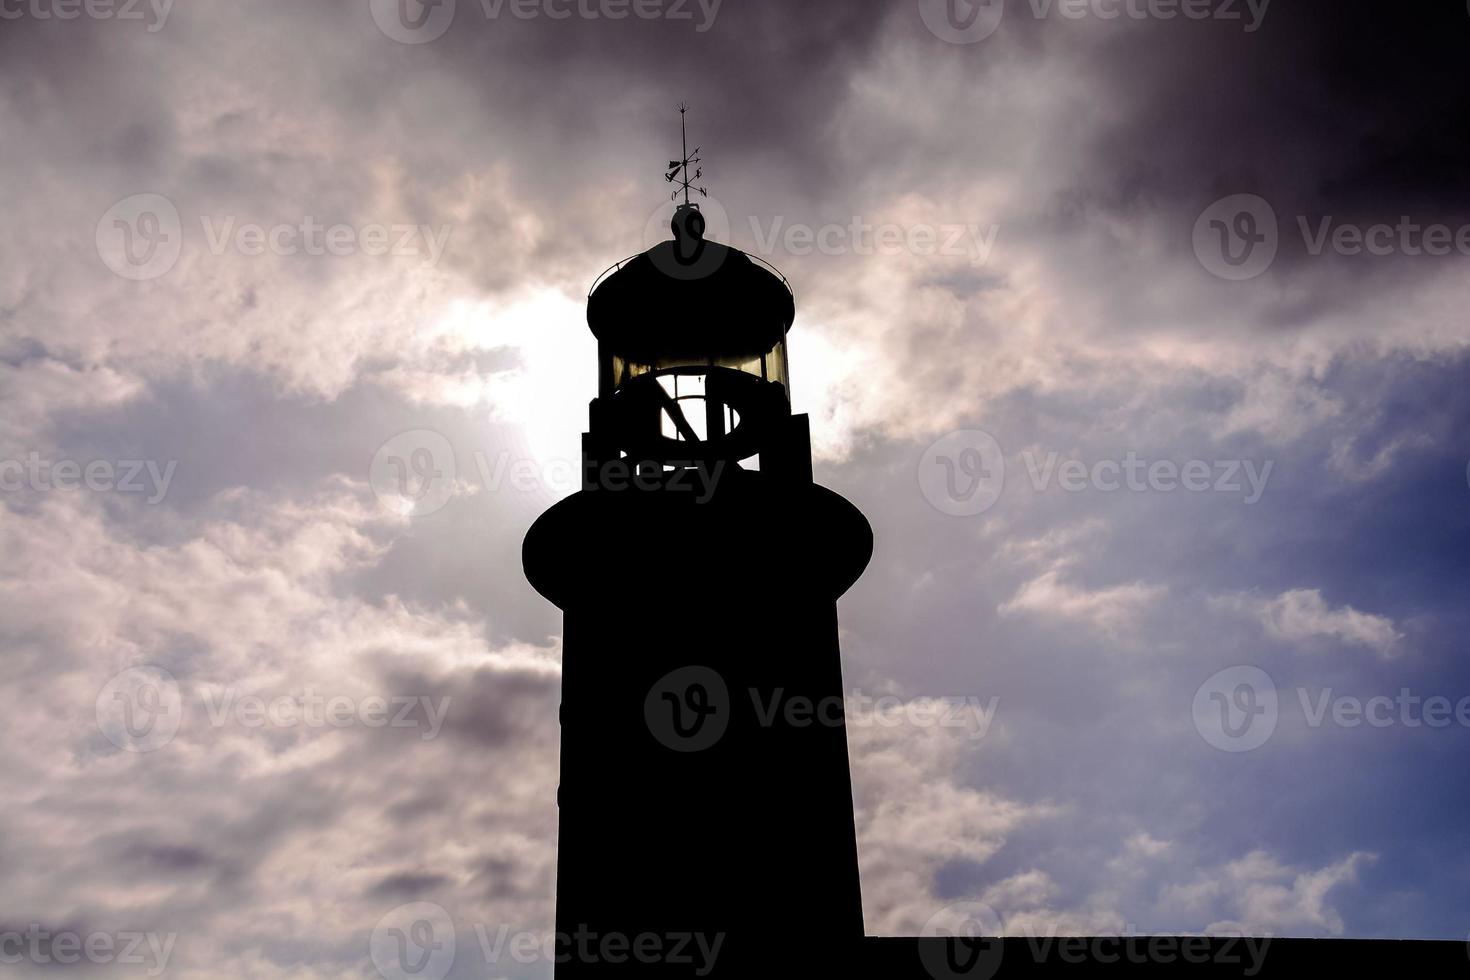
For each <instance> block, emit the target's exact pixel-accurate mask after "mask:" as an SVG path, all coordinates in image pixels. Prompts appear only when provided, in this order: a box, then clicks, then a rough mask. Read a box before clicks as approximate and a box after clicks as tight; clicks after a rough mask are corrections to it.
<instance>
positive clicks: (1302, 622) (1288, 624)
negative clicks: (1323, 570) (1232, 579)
mask: <svg viewBox="0 0 1470 980" xmlns="http://www.w3.org/2000/svg"><path fill="white" fill-rule="evenodd" d="M1214 603H1215V605H1216V606H1218V607H1222V608H1227V609H1238V610H1240V611H1243V612H1245V613H1247V614H1249V615H1252V616H1254V617H1255V618H1257V619H1258V620H1259V621H1260V623H1261V626H1262V627H1263V628H1264V629H1265V630H1266V632H1267V633H1268V634H1269V635H1271V636H1273V637H1275V638H1277V639H1280V640H1284V641H1286V642H1288V643H1292V644H1295V645H1299V646H1303V647H1310V646H1311V645H1312V641H1316V640H1322V639H1329V640H1337V641H1339V642H1341V643H1344V644H1349V645H1352V646H1359V647H1366V648H1367V649H1369V650H1372V651H1373V652H1374V653H1376V654H1378V655H1379V656H1380V657H1383V658H1385V659H1390V658H1393V657H1395V656H1398V655H1399V654H1400V653H1401V652H1402V650H1401V644H1400V641H1401V640H1403V638H1404V636H1403V634H1402V633H1401V632H1399V630H1398V628H1397V627H1396V626H1395V625H1394V622H1393V620H1392V619H1390V618H1388V617H1387V616H1378V615H1375V614H1373V613H1366V612H1361V611H1359V610H1357V609H1354V608H1353V607H1352V606H1349V605H1343V606H1339V607H1337V608H1336V609H1334V608H1332V607H1330V606H1329V605H1328V604H1327V601H1326V600H1325V599H1323V598H1322V593H1321V592H1320V591H1319V590H1317V589H1291V590H1289V591H1286V592H1283V593H1281V594H1280V595H1279V596H1277V597H1276V598H1274V599H1262V598H1259V597H1256V596H1224V597H1217V598H1216V599H1215V600H1214Z"/></svg>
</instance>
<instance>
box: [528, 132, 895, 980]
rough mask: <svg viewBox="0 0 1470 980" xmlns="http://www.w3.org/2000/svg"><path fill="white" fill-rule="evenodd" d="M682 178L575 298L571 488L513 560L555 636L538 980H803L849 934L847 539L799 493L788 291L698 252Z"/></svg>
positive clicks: (809, 487)
mask: <svg viewBox="0 0 1470 980" xmlns="http://www.w3.org/2000/svg"><path fill="white" fill-rule="evenodd" d="M697 152H698V151H697V150H696V151H695V153H696V154H697ZM697 163H698V159H697V157H693V158H691V156H690V155H689V153H688V152H686V153H685V156H684V158H683V160H682V161H676V162H675V163H674V164H671V166H674V167H676V169H675V170H674V172H673V173H672V174H669V175H667V176H668V179H669V180H671V181H674V180H675V178H681V179H679V180H677V181H676V183H678V185H679V186H680V187H681V188H682V190H683V192H684V200H683V202H682V203H679V204H678V206H677V207H676V209H675V210H674V213H673V217H672V222H671V226H670V228H671V234H672V237H671V239H670V240H669V241H665V242H663V243H662V244H659V245H657V246H655V247H654V248H652V249H650V250H649V251H647V252H644V253H642V254H640V255H637V256H634V257H633V258H631V259H629V260H626V261H624V262H621V263H619V264H618V265H617V266H615V267H614V268H613V269H611V270H609V271H608V272H607V273H605V274H604V275H603V276H602V278H600V279H599V280H598V281H597V283H596V284H595V285H594V287H593V289H592V292H591V295H590V297H589V300H588V305H587V321H588V325H589V326H590V327H591V330H592V333H593V335H594V336H595V337H596V338H597V342H598V379H599V380H598V391H597V397H596V398H595V399H594V400H593V401H592V404H591V413H590V426H589V429H588V431H587V432H586V433H585V434H584V435H583V437H582V472H583V485H582V490H581V491H580V492H579V493H577V494H574V495H573V496H571V497H570V498H568V499H566V500H564V501H562V502H560V503H559V504H557V505H556V506H554V507H553V508H551V510H549V511H548V512H547V513H546V514H544V515H542V517H541V518H540V519H539V520H538V521H537V522H536V524H535V525H534V526H533V527H532V528H531V530H530V533H529V534H528V535H527V537H526V540H525V545H524V556H523V557H524V564H525V570H526V575H527V577H528V578H529V580H530V582H531V584H532V585H533V586H534V587H535V588H536V589H537V591H539V592H540V593H541V594H542V595H543V596H545V597H546V598H547V599H549V600H551V601H552V602H554V603H555V604H556V605H557V606H559V607H560V608H561V609H562V610H563V611H564V614H565V627H564V658H563V677H562V704H561V712H560V716H561V785H560V789H559V791H558V803H559V808H560V809H559V819H560V828H559V847H558V856H557V899H556V906H557V911H556V918H557V934H558V937H559V946H558V952H559V957H558V965H557V967H556V970H557V975H558V977H560V978H563V980H565V978H567V977H572V978H576V977H584V976H586V977H609V976H625V975H635V974H636V975H638V976H669V977H675V976H696V975H697V976H706V977H708V976H715V977H720V976H743V977H751V976H757V975H761V974H759V973H757V972H755V971H757V970H763V969H765V968H768V967H771V968H774V967H776V966H777V965H779V966H781V967H783V968H785V969H786V970H789V969H791V968H793V967H794V968H797V969H798V970H800V969H801V968H803V967H806V968H809V969H812V970H817V969H823V970H827V969H830V968H831V967H832V966H833V964H834V963H835V962H837V961H839V960H842V961H845V960H847V958H848V957H849V956H850V954H851V952H852V951H853V950H855V949H856V948H857V947H858V945H859V943H860V941H861V939H862V934H863V919H862V904H861V896H860V894H859V887H858V870H857V844H856V836H855V830H854V823H853V808H852V786H851V779H850V775H849V769H848V755H847V733H846V729H845V727H844V721H843V684H842V668H841V662H840V657H839V653H838V630H837V609H836V606H837V599H838V597H839V596H841V595H842V594H843V593H844V592H845V591H846V590H847V589H848V588H849V587H850V586H851V585H852V584H853V582H855V581H856V580H857V578H858V576H859V575H860V574H861V573H862V571H863V569H864V568H865V567H866V565H867V563H868V560H869V558H870V557H871V555H872V544H873V538H872V530H871V528H870V526H869V524H868V522H867V520H866V519H865V518H864V517H863V516H862V514H861V513H860V512H859V511H858V510H857V509H856V508H855V507H853V506H852V505H851V504H850V503H848V502H847V501H846V500H844V499H843V498H842V497H841V496H839V495H837V494H836V493H833V492H832V491H830V490H826V489H824V488H822V487H819V486H817V485H815V484H814V483H813V482H812V467H811V445H810V437H809V430H808V423H807V418H806V416H804V415H796V414H793V413H792V410H791V395H790V387H789V383H788V379H789V366H788V362H787V347H786V342H787V331H788V330H789V329H790V328H791V325H792V321H793V319H794V317H795V301H794V298H793V296H792V292H791V289H790V287H789V285H788V284H787V282H786V280H785V279H784V278H783V277H782V276H781V275H780V273H778V272H777V271H776V270H775V269H773V268H771V267H770V266H769V265H766V264H765V263H763V262H760V261H758V260H756V259H753V258H752V257H751V256H749V255H747V254H745V253H743V252H741V251H739V250H737V249H734V248H731V247H728V246H726V245H722V244H720V243H717V242H714V241H709V240H707V239H706V238H705V235H704V231H705V224H704V216H703V214H702V213H701V211H700V209H699V207H698V205H697V204H695V203H690V200H689V192H690V190H691V189H693V190H696V191H698V190H699V189H698V188H695V187H693V186H692V180H693V179H695V178H696V177H697V176H698V173H699V171H698V170H697V169H694V171H693V173H691V169H693V168H695V167H696V165H697ZM676 194H677V192H676ZM795 975H798V976H799V975H803V974H802V973H801V972H798V973H796V974H795ZM808 975H817V974H808Z"/></svg>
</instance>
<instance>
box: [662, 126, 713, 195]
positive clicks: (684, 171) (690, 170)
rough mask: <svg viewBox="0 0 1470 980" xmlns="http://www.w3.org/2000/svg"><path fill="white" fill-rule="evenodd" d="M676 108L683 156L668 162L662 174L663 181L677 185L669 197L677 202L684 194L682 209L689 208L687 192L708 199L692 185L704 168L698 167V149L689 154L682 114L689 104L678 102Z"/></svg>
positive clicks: (700, 175)
mask: <svg viewBox="0 0 1470 980" xmlns="http://www.w3.org/2000/svg"><path fill="white" fill-rule="evenodd" d="M677 108H678V110H679V137H680V143H681V150H680V152H682V153H683V154H684V156H683V159H680V160H670V161H669V168H670V169H669V172H668V173H666V174H664V180H666V181H668V182H669V183H671V184H678V185H679V186H678V187H677V188H675V190H674V193H673V194H672V195H671V196H672V197H673V198H674V199H675V200H677V199H678V197H679V194H680V193H681V192H682V193H683V194H684V207H686V208H687V207H690V204H689V192H690V191H691V190H696V191H698V192H699V196H700V197H709V191H707V190H705V189H704V188H703V187H700V186H698V185H696V184H695V183H694V182H695V181H696V180H699V179H701V178H702V177H704V168H703V167H701V166H699V163H700V156H699V147H697V146H696V147H695V148H694V152H693V153H692V154H691V153H690V152H689V130H688V127H687V126H686V125H685V122H684V114H685V113H687V112H688V111H689V104H688V103H687V102H680V103H679V105H678V106H677Z"/></svg>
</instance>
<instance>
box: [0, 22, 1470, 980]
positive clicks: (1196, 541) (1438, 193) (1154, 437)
mask: <svg viewBox="0 0 1470 980" xmlns="http://www.w3.org/2000/svg"><path fill="white" fill-rule="evenodd" d="M1184 6H1187V7H1188V9H1189V10H1190V12H1191V13H1192V14H1193V16H1188V17H1186V16H1184V15H1183V13H1181V10H1182V8H1181V6H1180V5H1177V4H1169V3H1154V4H1152V5H1151V4H1150V3H1148V2H1146V0H1129V2H1119V3H1117V4H1114V3H1112V2H1111V0H1102V2H1100V3H1097V4H1088V3H1084V4H1080V5H1079V4H1076V3H1069V2H1067V0H1054V2H1053V3H1047V2H1045V0H1005V3H1004V6H1003V7H1002V6H1001V4H1000V0H993V2H992V3H990V4H981V5H980V6H978V7H972V6H971V5H970V4H968V3H967V2H966V0H945V2H930V0H903V2H896V3H884V4H879V3H876V2H875V3H856V2H825V0H824V2H804V3H799V4H798V3H785V4H777V3H774V2H758V0H726V2H724V3H717V2H715V0H706V2H704V3H700V2H699V0H646V2H644V3H641V4H638V5H636V6H628V5H620V4H619V3H618V2H617V0H578V3H575V4H574V3H570V2H568V3H562V2H560V0H551V2H550V3H545V4H543V3H541V2H539V0H538V2H536V3H530V4H527V3H516V2H512V0H505V3H503V4H502V3H498V2H496V0H484V3H482V2H481V0H458V3H457V4H455V3H453V2H452V0H451V2H450V3H448V4H441V5H440V6H438V7H431V8H422V7H420V6H419V5H418V3H417V0H411V2H409V3H408V4H407V7H406V8H405V9H403V10H400V9H399V7H398V4H397V3H396V2H393V3H389V2H382V3H379V2H376V0H374V2H370V0H313V2H311V3H305V2H300V0H251V2H249V3H244V2H223V0H218V2H217V0H190V2H189V3H187V4H184V3H180V4H178V5H177V6H171V5H168V4H165V3H162V2H154V3H151V4H150V3H149V2H147V0H144V2H141V3H137V4H132V3H131V2H130V0H129V2H128V4H127V5H126V6H125V5H124V3H123V2H122V0H119V3H118V4H117V5H115V6H111V7H109V6H98V5H92V6H91V7H89V8H87V9H82V10H81V11H80V13H78V11H77V10H76V9H73V7H72V5H70V4H68V3H65V2H58V0H23V2H22V0H5V2H4V3H0V14H3V18H0V75H3V82H4V84H3V85H0V177H3V186H4V188H5V192H6V201H7V208H6V214H5V220H4V221H3V222H0V481H3V491H0V504H3V506H0V553H3V555H4V562H3V564H0V652H3V657H4V661H3V663H4V667H5V670H4V673H3V679H0V685H3V688H4V695H5V698H4V700H5V703H6V705H7V706H8V710H6V711H4V712H3V713H0V748H3V750H4V751H3V763H0V767H3V768H0V771H3V772H4V773H5V776H6V778H5V785H6V792H5V794H4V797H3V800H0V932H4V931H9V932H10V933H20V934H22V935H35V936H39V937H41V938H39V939H37V940H36V944H35V945H34V947H29V948H35V949H38V950H40V953H39V954H32V953H27V954H26V958H24V959H23V960H21V961H20V963H19V964H18V965H16V966H15V968H17V969H21V970H25V969H26V968H27V967H28V965H29V966H31V967H36V966H38V965H39V963H40V961H41V960H42V959H43V958H45V957H49V956H51V955H52V954H53V953H59V952H61V950H60V948H59V947H57V948H55V949H53V946H54V944H55V942H56V939H55V937H56V936H58V935H61V934H64V933H71V934H76V935H78V936H80V937H83V938H86V937H91V936H99V935H100V936H105V937H110V938H111V939H113V940H115V941H116V944H117V950H118V951H117V952H115V953H113V954H110V955H109V954H105V953H98V955H97V956H96V957H95V958H96V959H98V960H101V961H104V962H101V963H99V964H98V965H97V966H96V972H97V973H99V974H103V975H106V974H108V973H110V972H112V971H116V972H117V974H118V975H137V974H138V973H139V972H147V970H148V969H150V968H151V967H154V966H158V965H166V966H167V972H168V974H169V975H171V976H180V977H215V976H220V975H232V976H242V977H292V978H314V977H361V976H376V975H378V973H377V971H376V970H375V969H374V961H373V957H372V949H371V948H370V946H371V943H370V937H371V936H372V934H373V932H374V929H375V927H377V928H379V930H380V931H381V929H382V928H384V926H383V924H384V923H390V924H391V923H393V922H395V921H397V920H396V919H394V916H399V917H400V918H401V917H402V916H403V915H404V914H405V913H404V912H403V908H404V906H409V907H410V908H413V907H415V903H433V904H434V905H437V906H439V907H440V908H442V909H443V910H445V911H446V913H447V915H448V916H449V917H450V919H452V921H453V923H454V932H453V939H454V940H455V941H456V942H457V949H458V952H457V955H456V957H455V962H454V964H453V966H452V972H451V973H450V975H453V976H490V977H495V976H507V977H545V976H548V975H549V973H550V967H549V965H548V964H547V963H546V962H545V961H544V958H542V957H538V956H535V955H530V956H521V957H512V956H509V955H508V954H506V953H505V952H504V950H503V949H502V950H501V951H500V952H499V953H494V952H491V951H490V950H489V949H487V940H488V944H489V945H493V944H494V943H495V942H496V938H497V936H500V935H519V934H527V935H538V934H540V933H542V932H544V931H546V930H548V929H549V928H550V926H551V919H552V910H553V895H554V885H555V875H554V858H555V839H554V827H555V818H556V806H555V788H556V785H557V772H556V762H557V743H556V738H557V724H556V707H557V703H558V700H559V696H558V685H559V669H560V667H559V663H560V646H559V644H560V617H559V614H558V612H557V611H556V610H555V609H554V608H553V607H552V606H551V605H550V604H549V603H547V602H546V601H544V600H543V599H541V598H540V597H539V596H538V595H536V594H535V593H534V592H533V591H532V590H531V589H530V587H529V586H528V585H527V584H526V583H525V581H524V579H523V577H522V574H521V567H520V553H519V549H520V541H521V538H522V537H523V535H524V533H525V531H526V528H527V527H528V526H529V524H530V522H531V521H532V520H533V519H534V518H535V517H536V515H537V514H539V513H540V512H541V511H543V510H544V509H545V508H546V507H548V506H549V505H550V504H551V503H553V502H554V501H555V500H556V499H558V498H559V497H561V496H564V495H565V494H566V493H567V492H568V489H569V488H568V481H569V480H570V478H571V477H570V473H571V461H572V460H573V459H575V454H576V452H577V448H578V433H579V432H580V431H581V430H582V427H583V426H584V424H585V414H586V402H587V400H588V399H589V398H590V397H591V396H592V394H593V388H594V382H595V373H594V362H593V353H594V350H593V345H592V343H591V339H590V337H589V335H588V334H587V331H586V328H585V321H584V319H583V313H584V311H583V306H584V302H585V300H584V298H585V295H586V291H587V288H588V286H589V285H590V284H591V282H592V281H593V280H594V279H595V277H596V276H597V275H598V273H599V272H601V270H602V269H604V268H605V267H607V266H608V265H610V264H611V263H613V262H614V261H616V260H618V259H621V258H623V257H625V256H627V255H630V254H632V253H634V252H637V251H640V250H641V249H643V248H646V247H648V246H650V245H652V244H653V243H654V242H655V241H657V240H659V238H661V237H663V236H662V228H663V227H664V226H665V225H666V222H667V218H668V216H669V213H670V210H671V209H670V206H669V205H668V203H667V201H668V199H667V185H665V184H664V183H663V181H662V179H661V171H662V170H663V169H664V164H665V163H667V161H668V160H669V159H671V157H672V156H674V155H677V154H676V153H675V151H676V150H677V148H678V142H677V140H678V128H677V119H678V117H677V114H676V113H675V112H674V111H673V106H674V105H675V103H676V102H678V101H680V100H681V99H682V100H687V101H688V102H689V103H691V104H692V105H693V107H694V108H693V110H692V111H691V113H690V116H689V121H690V125H691V128H692V137H693V140H694V141H695V142H698V143H700V144H702V146H703V154H704V157H705V160H706V165H705V171H706V183H707V184H708V186H709V189H710V192H711V201H710V202H709V204H708V205H707V211H708V213H709V214H710V215H711V225H712V228H713V229H714V231H715V233H716V236H717V237H720V238H722V239H725V240H728V241H731V242H733V243H734V244H735V245H737V246H739V247H741V248H744V249H747V250H749V251H752V252H755V253H757V254H759V255H761V256H762V257H764V258H766V259H768V260H769V261H771V262H773V263H775V264H776V265H777V266H779V267H780V268H781V269H782V270H783V271H784V272H785V273H786V275H787V276H788V277H789V278H790V279H791V281H792V282H793V284H794V287H795V290H796V293H797V297H798V317H797V323H796V326H795V328H794V331H793V335H792V337H793V339H792V354H791V357H792V375H793V388H794V395H795V399H796V404H797V409H798V410H801V411H806V412H809V413H810V414H811V417H812V422H813V428H814V441H815V443H816V448H817V453H818V460H817V472H818V478H819V480H820V481H821V482H823V483H825V484H826V485H828V486H830V487H832V488H834V489H836V490H839V491H840V492H842V493H843V494H845V495H846V496H848V497H849V498H850V499H851V500H853V501H854V502H855V503H856V504H857V505H858V506H860V507H861V508H862V509H863V510H864V512H865V513H866V514H867V515H868V516H869V518H870V520H871V521H872V523H873V526H874V529H875V534H876V541H877V547H876V553H875V556H874V560H873V563H872V565H871V567H870V568H869V570H868V572H867V573H866V575H865V576H864V578H863V579H862V580H861V581H860V582H859V583H858V584H857V585H856V586H855V587H854V589H853V590H852V591H851V592H850V593H849V594H848V596H847V598H846V599H844V601H843V603H842V604H841V606H840V613H841V619H842V626H843V653H844V668H845V672H846V683H847V685H848V688H849V691H848V694H849V700H850V705H849V711H850V714H851V730H850V732H849V737H850V744H851V751H852V758H853V770H854V781H855V788H856V794H857V821H858V830H859V837H860V847H861V864H862V875H863V886H864V903H865V915H866V921H867V928H868V931H869V933H870V934H885V935H905V934H910V935H912V934H917V933H918V932H919V931H920V930H921V929H923V928H924V927H925V924H926V923H928V922H931V921H932V920H933V918H934V917H935V916H936V915H941V916H942V915H944V914H945V910H946V909H948V908H951V907H953V906H955V905H956V904H957V903H958V904H961V905H963V903H972V902H979V903H984V904H985V905H987V906H989V907H991V908H993V909H994V910H996V912H997V914H998V915H999V916H1000V917H1001V918H1002V919H1003V920H1004V922H1005V924H1006V927H1007V931H1008V932H1013V933H1021V932H1025V931H1028V930H1034V931H1039V932H1044V931H1047V930H1055V931H1059V932H1071V933H1079V932H1080V933H1097V932H1105V931H1107V932H1120V931H1128V930H1132V931H1136V932H1178V931H1191V932H1193V931H1201V930H1213V931H1220V932H1225V931H1230V930H1246V931H1250V932H1258V933H1269V934H1274V935H1292V936H1297V935H1301V936H1354V937H1434V938H1463V937H1464V936H1465V934H1466V931H1467V929H1470V829H1467V826H1466V824H1465V821H1464V818H1463V815H1464V812H1465V809H1466V806H1467V804H1470V784H1467V781H1466V779H1465V775H1464V772H1465V770H1464V758H1465V753H1466V752H1467V751H1470V701H1465V700H1464V699H1466V698H1467V697H1470V668H1467V665H1466V663H1465V654H1466V651H1465V637H1466V635H1467V629H1470V611H1467V606H1466V605H1465V602H1464V592H1465V584H1466V580H1467V573H1470V559H1467V555H1470V485H1467V460H1470V445H1467V439H1466V431H1467V426H1470V386H1467V385H1466V384H1465V380H1466V378H1467V371H1470V352H1467V349H1466V344H1467V340H1470V324H1467V320H1466V312H1465V311H1466V309H1467V308H1470V277H1467V275H1466V272H1467V269H1470V232H1464V231H1462V229H1464V228H1465V227H1466V226H1467V224H1470V138H1467V136H1466V131H1465V127H1464V121H1465V119H1466V114H1467V110H1470V84H1467V82H1470V79H1467V74H1470V57H1467V52H1470V17H1467V14H1466V9H1465V6H1464V4H1462V3H1459V2H1451V0H1443V2H1437V3H1435V4H1432V5H1430V4H1425V5H1423V6H1422V9H1418V10H1416V11H1415V12H1414V13H1412V14H1410V13H1408V12H1406V11H1402V10H1399V9H1397V8H1394V7H1392V6H1391V5H1383V4H1371V5H1370V4H1363V5H1349V4H1341V3H1328V2H1321V3H1310V2H1302V0H1293V2H1292V3H1291V4H1289V5H1288V4H1287V3H1284V2H1281V3H1277V4H1266V3H1262V2H1259V0H1258V2H1257V3H1255V4H1247V3H1245V2H1244V0H1239V2H1234V0H1201V2H1196V3H1193V4H1187V5H1184ZM455 8H457V9H455ZM73 14H76V16H73ZM63 15H65V16H63ZM420 15H421V16H420ZM624 15H625V16H624ZM972 15H973V16H972ZM1171 15H1172V16H1171ZM419 21H421V23H420V24H419V26H417V27H415V26H413V25H414V24H415V23H418V22H419ZM405 468H406V469H405ZM430 472H432V473H438V474H441V476H442V478H441V479H440V480H439V481H438V483H437V484H436V490H435V493H433V494H430V495H428V496H422V495H421V496H420V497H419V498H418V499H417V500H406V499H405V498H404V496H402V494H401V493H399V492H396V491H395V487H396V486H397V483H398V480H399V479H400V478H403V477H406V478H412V477H413V476H415V475H416V474H423V473H430ZM879 699H883V700H879ZM936 719H943V720H946V721H945V723H939V722H938V721H937V720H936ZM772 887H773V888H774V887H782V883H780V882H773V883H772ZM818 900H819V899H818ZM135 934H136V935H138V936H140V937H143V939H144V940H146V941H142V942H141V945H140V946H139V947H138V950H137V951H135V952H136V955H135V956H134V957H132V958H131V959H127V958H124V957H123V956H122V954H121V950H122V949H123V947H125V946H126V945H128V943H127V942H125V941H124V940H125V939H126V938H127V937H129V936H132V935H135ZM48 937H49V938H48ZM27 941H28V942H29V940H27ZM14 948H16V947H13V946H7V947H5V948H3V949H0V952H4V953H6V954H7V955H9V953H10V952H11V951H13V949H14ZM100 948H101V947H100V946H99V947H98V949H100ZM150 949H151V950H152V951H150ZM7 962H8V963H9V962H12V961H7ZM446 969H451V968H446Z"/></svg>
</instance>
